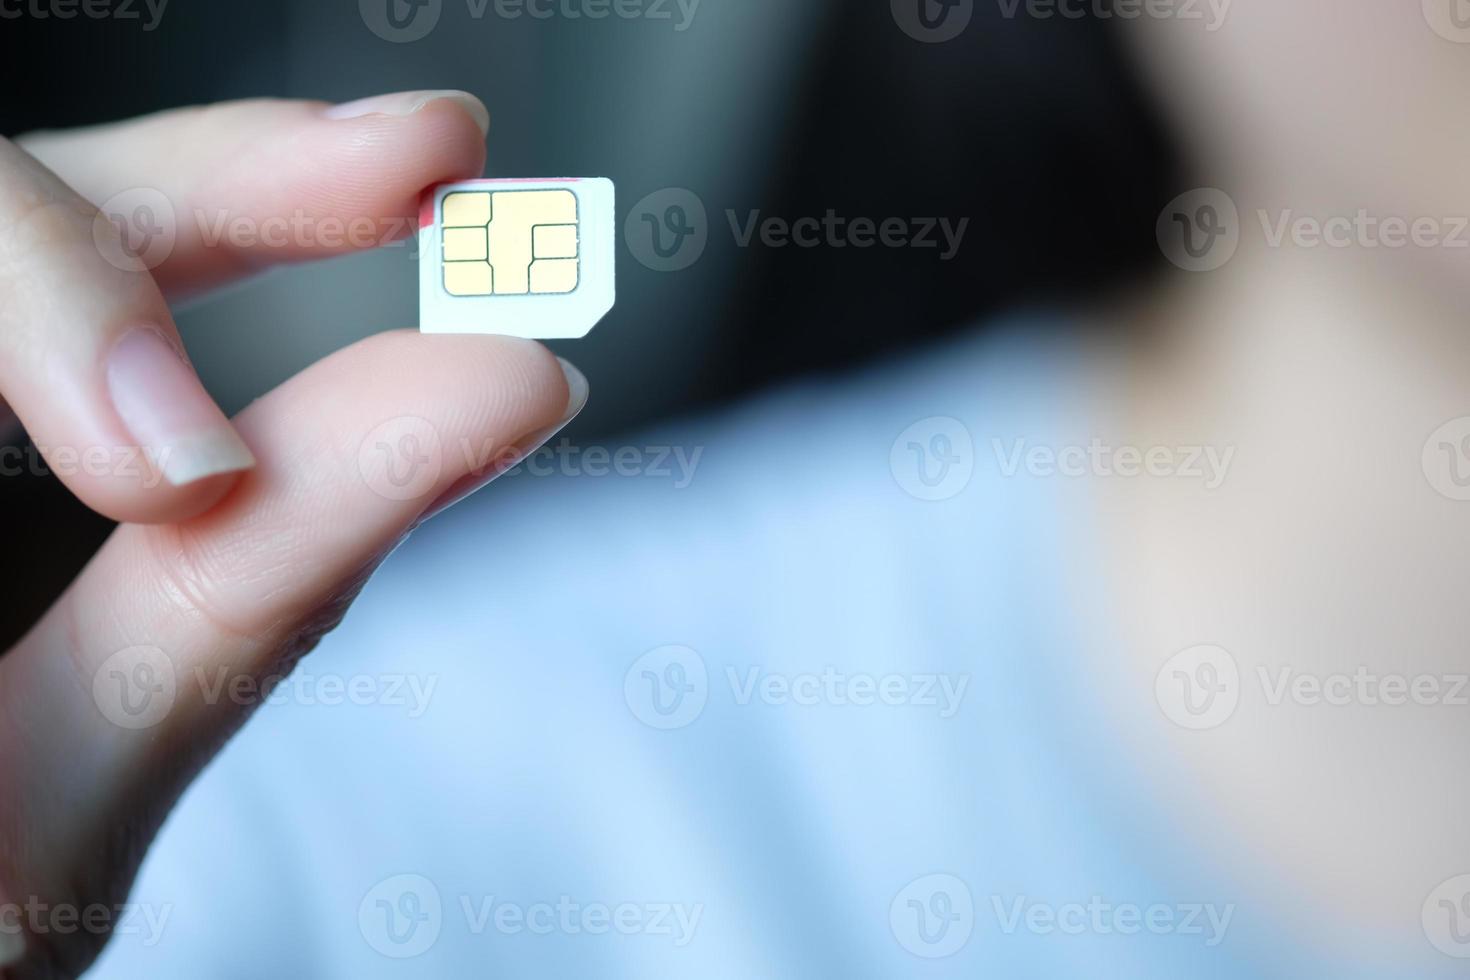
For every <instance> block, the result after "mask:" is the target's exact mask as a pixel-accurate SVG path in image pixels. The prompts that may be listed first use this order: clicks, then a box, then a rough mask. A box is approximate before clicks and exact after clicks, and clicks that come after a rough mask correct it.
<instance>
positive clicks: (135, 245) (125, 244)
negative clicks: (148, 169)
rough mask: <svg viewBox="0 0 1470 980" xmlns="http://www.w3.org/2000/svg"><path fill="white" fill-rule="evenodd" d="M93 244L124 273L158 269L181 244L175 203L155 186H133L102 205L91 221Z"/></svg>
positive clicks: (109, 262)
mask: <svg viewBox="0 0 1470 980" xmlns="http://www.w3.org/2000/svg"><path fill="white" fill-rule="evenodd" d="M92 241H93V243H94V244H95V245H96V246H97V251H98V253H100V254H101V256H102V258H104V259H105V260H107V262H108V264H110V265H112V266H113V267H114V268H118V269H121V270H123V271H124V272H146V271H148V270H150V269H156V268H158V267H159V266H160V265H162V264H163V263H164V262H165V261H167V260H168V257H169V256H170V255H172V254H173V251H174V245H175V244H177V242H178V216H177V215H176V214H175V212H174V206H173V202H171V201H170V200H169V199H168V197H167V195H165V194H164V193H163V192H162V191H160V190H156V189H154V188H152V187H132V188H129V189H128V190H125V191H120V192H118V193H117V194H114V195H112V196H111V197H109V198H108V199H107V200H106V201H103V202H102V205H101V207H99V208H98V209H97V216H96V217H95V218H94V219H93V220H92Z"/></svg>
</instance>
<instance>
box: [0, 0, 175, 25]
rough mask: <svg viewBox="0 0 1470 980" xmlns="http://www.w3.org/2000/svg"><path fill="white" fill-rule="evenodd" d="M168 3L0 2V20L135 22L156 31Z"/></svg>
mask: <svg viewBox="0 0 1470 980" xmlns="http://www.w3.org/2000/svg"><path fill="white" fill-rule="evenodd" d="M168 3H169V0H0V20H21V19H23V18H24V19H29V20H76V19H77V18H78V17H81V18H83V19H85V20H122V21H138V22H140V23H141V24H142V25H143V30H144V31H145V32H149V31H154V30H157V28H158V25H159V24H160V23H161V22H162V21H163V12H164V10H165V9H166V8H167V7H168Z"/></svg>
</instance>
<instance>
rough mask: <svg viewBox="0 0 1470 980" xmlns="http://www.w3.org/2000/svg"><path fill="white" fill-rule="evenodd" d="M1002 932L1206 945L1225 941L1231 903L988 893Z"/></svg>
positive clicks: (1231, 909)
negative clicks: (1186, 940)
mask: <svg viewBox="0 0 1470 980" xmlns="http://www.w3.org/2000/svg"><path fill="white" fill-rule="evenodd" d="M990 907H991V910H992V911H993V912H994V914H995V919H996V922H997V923H998V924H999V925H1000V931H1001V932H1003V933H1005V934H1006V935H1008V936H1011V935H1015V934H1016V933H1019V932H1029V933H1031V934H1032V935H1036V936H1058V935H1060V936H1083V935H1094V936H1136V935H1139V934H1140V933H1148V934H1150V935H1154V936H1191V937H1200V938H1202V939H1203V940H1204V945H1205V946H1206V947H1211V948H1213V947H1215V946H1218V945H1220V944H1221V943H1222V942H1224V941H1225V934H1226V932H1228V931H1229V929H1230V922H1231V920H1232V919H1234V918H1235V906H1234V904H1229V905H1216V904H1214V903H1206V902H1187V903H1181V904H1177V905H1176V904H1169V903H1165V902H1152V903H1149V904H1147V905H1145V904H1141V903H1139V902H1111V901H1108V900H1107V899H1105V898H1103V897H1102V896H1101V895H1093V896H1092V897H1090V898H1089V899H1088V900H1087V901H1085V902H1063V903H1060V904H1053V903H1051V902H1038V901H1034V900H1032V899H1030V898H1028V897H1027V896H1025V895H1015V896H1001V895H991V896H990Z"/></svg>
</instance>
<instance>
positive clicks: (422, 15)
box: [357, 0, 702, 44]
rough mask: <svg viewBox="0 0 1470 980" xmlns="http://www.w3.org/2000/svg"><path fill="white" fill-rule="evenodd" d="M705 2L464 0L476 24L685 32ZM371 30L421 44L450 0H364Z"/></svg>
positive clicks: (389, 38)
mask: <svg viewBox="0 0 1470 980" xmlns="http://www.w3.org/2000/svg"><path fill="white" fill-rule="evenodd" d="M701 2H702V0H464V6H465V13H466V15H467V16H468V17H469V19H470V20H472V21H481V20H484V19H485V18H486V17H487V16H492V15H493V16H494V17H496V18H498V19H500V20H510V21H514V20H521V19H523V18H524V19H529V20H540V21H546V20H571V21H578V20H592V21H601V20H607V19H609V18H614V19H617V20H644V21H651V22H654V23H666V24H670V25H672V26H673V29H674V31H675V32H676V33H680V34H682V33H683V32H685V31H687V30H689V28H690V27H692V26H693V25H694V17H695V14H697V13H698V12H699V5H700V3H701ZM357 7H358V13H359V14H361V15H362V22H363V23H364V24H365V25H367V29H368V30H370V31H372V32H373V33H374V34H376V35H377V36H378V37H380V38H382V39H383V40H385V41H391V42H393V43H395V44H407V43H411V42H413V41H420V40H422V39H424V38H425V37H428V36H429V33H430V32H431V31H433V30H434V28H435V27H437V26H439V20H440V18H441V17H442V16H443V13H444V0H358V4H357Z"/></svg>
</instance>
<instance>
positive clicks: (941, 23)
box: [889, 0, 975, 44]
mask: <svg viewBox="0 0 1470 980" xmlns="http://www.w3.org/2000/svg"><path fill="white" fill-rule="evenodd" d="M889 3H890V6H891V8H892V10H893V22H894V23H895V24H897V25H898V28H899V30H901V31H903V32H904V33H905V34H907V35H908V36H909V37H911V38H913V39H914V40H915V41H919V42H921V43H923V44H943V43H944V42H945V41H953V40H954V39H955V38H957V37H959V36H960V35H961V34H963V33H965V29H966V28H967V27H969V26H970V21H971V20H972V19H973V18H974V16H975V0H889Z"/></svg>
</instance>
